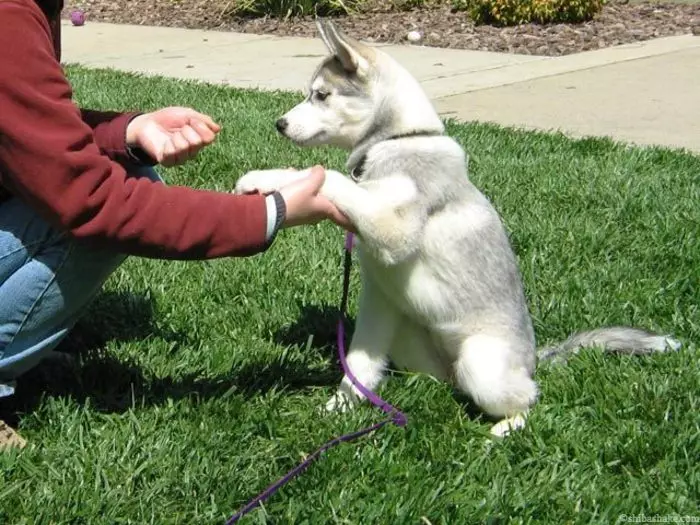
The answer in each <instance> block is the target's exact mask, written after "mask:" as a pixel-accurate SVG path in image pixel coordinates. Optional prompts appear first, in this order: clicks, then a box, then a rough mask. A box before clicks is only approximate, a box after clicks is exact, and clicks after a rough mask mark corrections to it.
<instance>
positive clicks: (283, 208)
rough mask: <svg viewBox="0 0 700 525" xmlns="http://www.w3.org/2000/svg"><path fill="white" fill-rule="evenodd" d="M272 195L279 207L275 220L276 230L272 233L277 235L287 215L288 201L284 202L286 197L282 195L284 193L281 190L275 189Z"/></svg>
mask: <svg viewBox="0 0 700 525" xmlns="http://www.w3.org/2000/svg"><path fill="white" fill-rule="evenodd" d="M272 197H273V198H274V199H275V206H276V208H277V217H276V220H275V230H274V233H273V234H272V237H275V234H276V233H277V231H278V230H279V229H280V228H281V227H282V224H283V223H284V219H285V218H286V217H287V203H286V202H284V197H282V194H281V193H280V192H279V191H275V192H274V193H273V194H272Z"/></svg>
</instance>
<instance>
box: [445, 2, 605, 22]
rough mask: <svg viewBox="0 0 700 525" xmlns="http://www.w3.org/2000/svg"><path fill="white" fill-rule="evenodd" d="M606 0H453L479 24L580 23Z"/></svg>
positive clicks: (454, 4) (459, 9)
mask: <svg viewBox="0 0 700 525" xmlns="http://www.w3.org/2000/svg"><path fill="white" fill-rule="evenodd" d="M604 3H605V0H452V7H453V8H454V9H455V10H458V11H467V12H468V13H469V16H470V17H471V18H472V19H473V20H474V22H475V23H477V24H492V25H496V26H513V25H518V24H527V23H530V22H534V23H537V24H553V23H554V24H556V23H578V22H584V21H586V20H590V19H592V18H593V16H595V15H596V14H597V13H598V12H600V10H601V9H602V7H603V4H604Z"/></svg>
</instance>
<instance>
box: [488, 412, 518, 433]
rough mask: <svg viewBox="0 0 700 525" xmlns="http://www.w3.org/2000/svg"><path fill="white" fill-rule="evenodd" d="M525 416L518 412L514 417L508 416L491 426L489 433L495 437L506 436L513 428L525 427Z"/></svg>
mask: <svg viewBox="0 0 700 525" xmlns="http://www.w3.org/2000/svg"><path fill="white" fill-rule="evenodd" d="M525 422H526V420H525V416H523V415H521V414H518V415H517V416H515V417H509V418H506V419H504V420H502V421H499V422H498V423H496V424H495V425H494V426H492V427H491V435H493V436H496V437H499V438H500V437H506V436H507V435H508V434H510V433H511V432H512V431H514V430H518V429H521V428H525Z"/></svg>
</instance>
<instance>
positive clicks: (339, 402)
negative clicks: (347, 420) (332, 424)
mask: <svg viewBox="0 0 700 525" xmlns="http://www.w3.org/2000/svg"><path fill="white" fill-rule="evenodd" d="M354 406H355V402H354V400H353V399H352V398H351V397H350V396H349V395H348V394H346V393H345V392H342V391H338V392H336V393H335V394H334V395H333V397H331V398H330V399H329V400H328V402H327V403H326V412H341V413H344V412H347V411H348V410H352V409H353V407H354Z"/></svg>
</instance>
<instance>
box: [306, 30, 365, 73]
mask: <svg viewBox="0 0 700 525" xmlns="http://www.w3.org/2000/svg"><path fill="white" fill-rule="evenodd" d="M316 27H317V28H318V32H319V34H320V35H321V40H323V43H324V44H326V47H327V48H328V50H329V51H330V52H331V53H332V54H333V55H334V56H335V57H336V58H337V59H338V61H339V62H340V64H341V65H342V66H343V69H345V71H347V72H348V73H358V74H359V73H362V72H364V71H365V70H366V69H367V67H368V63H367V59H366V58H365V57H363V56H362V54H361V52H360V50H361V47H362V46H361V45H360V44H359V43H358V42H356V41H355V40H353V39H351V38H349V37H347V36H346V35H345V34H343V32H342V31H340V30H339V29H338V28H337V27H335V24H333V22H331V21H330V20H324V19H320V18H319V19H316Z"/></svg>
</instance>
